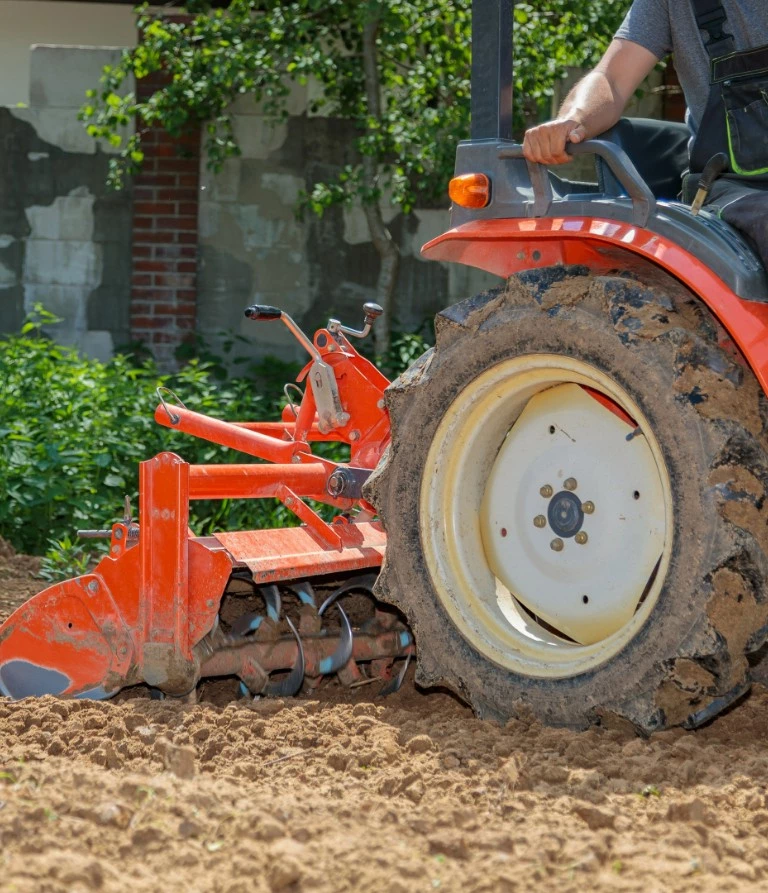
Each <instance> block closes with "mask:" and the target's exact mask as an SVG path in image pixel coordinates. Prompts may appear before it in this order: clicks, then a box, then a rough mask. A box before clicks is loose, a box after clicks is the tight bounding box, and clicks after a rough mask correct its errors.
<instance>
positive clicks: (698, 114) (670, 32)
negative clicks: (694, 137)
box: [616, 0, 768, 134]
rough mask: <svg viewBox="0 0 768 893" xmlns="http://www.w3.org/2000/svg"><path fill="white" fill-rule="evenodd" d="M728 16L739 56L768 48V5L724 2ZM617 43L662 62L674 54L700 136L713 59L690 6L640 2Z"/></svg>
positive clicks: (673, 0)
mask: <svg viewBox="0 0 768 893" xmlns="http://www.w3.org/2000/svg"><path fill="white" fill-rule="evenodd" d="M722 2H723V9H724V10H725V12H726V14H727V15H728V21H727V22H726V24H725V27H724V29H723V30H724V31H726V33H728V34H732V35H733V37H734V40H735V42H736V49H737V50H748V49H752V48H753V47H759V46H763V45H764V44H768V0H722ZM616 37H618V38H620V39H622V40H631V41H632V42H633V43H639V44H640V46H642V47H645V48H646V49H647V50H650V51H651V52H652V53H653V55H654V56H656V58H658V59H663V58H664V57H665V56H668V55H669V54H670V53H672V54H673V55H674V57H675V68H676V69H677V73H678V75H679V77H680V83H681V85H682V87H683V92H684V93H685V101H686V102H687V104H688V126H689V127H690V128H691V130H692V131H693V133H694V134H695V133H696V132H697V130H698V128H699V122H700V121H701V118H702V115H703V114H704V108H705V106H706V104H707V99H708V98H709V56H708V55H707V51H706V50H705V49H704V39H705V35H703V34H702V32H701V31H699V28H698V26H697V25H696V16H695V14H694V12H693V4H692V3H691V0H635V2H634V3H633V4H632V8H631V9H630V10H629V12H628V13H627V17H626V18H625V19H624V22H623V24H622V26H621V27H620V28H619V30H618V31H617V32H616Z"/></svg>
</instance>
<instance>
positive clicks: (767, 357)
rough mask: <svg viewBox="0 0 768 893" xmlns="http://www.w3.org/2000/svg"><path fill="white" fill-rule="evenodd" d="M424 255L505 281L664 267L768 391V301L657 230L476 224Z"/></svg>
mask: <svg viewBox="0 0 768 893" xmlns="http://www.w3.org/2000/svg"><path fill="white" fill-rule="evenodd" d="M422 254H423V255H424V257H426V258H428V259H429V260H444V261H452V262H453V263H460V264H465V265H466V266H469V267H477V268H478V269H481V270H486V271H487V272H489V273H494V274H495V275H497V276H502V277H504V278H506V277H508V276H511V275H513V274H514V273H519V272H522V271H523V270H530V269H536V268H538V267H550V266H555V265H557V264H568V265H570V264H583V265H585V266H588V267H590V268H591V269H595V270H599V271H600V272H608V271H610V270H615V269H616V268H617V267H619V266H620V267H622V268H625V269H627V268H629V269H631V268H632V266H633V265H634V267H635V268H636V269H637V268H642V267H644V266H647V265H648V264H649V263H650V264H652V265H653V266H655V267H660V268H662V269H663V270H666V271H667V272H668V273H670V274H671V275H672V276H674V277H675V278H676V279H678V280H680V282H682V283H684V284H685V285H686V286H687V287H688V288H689V289H690V290H691V291H692V292H694V293H695V294H697V295H698V296H699V297H700V298H701V300H702V301H703V302H704V303H705V304H706V305H707V307H709V309H710V310H711V311H712V313H713V314H714V315H715V316H716V317H717V318H718V320H719V321H720V324H721V325H722V326H723V328H724V329H725V330H726V331H727V332H728V333H729V335H730V336H731V338H732V339H733V341H734V342H735V343H736V344H737V345H738V346H739V348H740V350H741V352H742V353H743V354H744V357H745V359H746V361H747V363H749V365H750V367H751V369H752V371H753V372H754V373H755V376H756V377H757V380H758V381H759V382H760V385H761V387H762V388H763V391H764V392H765V393H766V394H768V304H759V303H756V302H753V301H745V300H742V299H741V298H739V297H738V296H737V295H735V294H734V293H733V292H732V291H731V289H730V288H728V286H727V285H726V284H725V283H724V282H723V280H722V279H720V278H719V277H718V276H716V275H715V274H714V273H713V272H712V270H711V269H710V268H709V267H707V265H706V264H704V263H703V262H702V261H700V260H699V259H698V258H696V257H694V256H693V255H692V254H691V253H690V252H688V251H686V250H685V249H684V248H681V247H680V246H679V245H678V244H676V243H675V242H673V241H671V240H669V239H665V238H664V237H663V236H660V235H658V234H657V233H653V232H651V231H650V230H647V229H642V228H641V227H638V226H633V225H632V224H631V223H621V222H618V221H616V220H602V219H599V218H594V217H567V218H561V217H554V218H538V219H527V218H526V219H520V218H513V219H508V220H475V221H472V222H471V223H465V224H464V225H463V226H459V227H456V229H452V230H449V231H448V232H446V233H443V235H441V236H438V237H437V238H436V239H433V240H432V241H431V242H428V243H427V244H426V245H425V246H424V247H423V248H422ZM633 262H634V264H633Z"/></svg>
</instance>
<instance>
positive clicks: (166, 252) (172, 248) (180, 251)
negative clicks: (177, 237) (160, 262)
mask: <svg viewBox="0 0 768 893" xmlns="http://www.w3.org/2000/svg"><path fill="white" fill-rule="evenodd" d="M155 257H156V258H158V259H159V258H173V259H174V260H175V259H179V258H187V259H192V260H196V259H197V240H195V244H194V245H168V244H165V245H156V246H155Z"/></svg>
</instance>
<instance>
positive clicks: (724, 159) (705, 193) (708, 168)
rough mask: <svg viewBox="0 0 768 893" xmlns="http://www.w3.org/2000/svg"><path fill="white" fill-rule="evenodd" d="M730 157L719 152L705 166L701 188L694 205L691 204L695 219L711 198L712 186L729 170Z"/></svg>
mask: <svg viewBox="0 0 768 893" xmlns="http://www.w3.org/2000/svg"><path fill="white" fill-rule="evenodd" d="M729 163H730V162H729V159H728V156H727V155H726V154H725V152H718V153H717V155H713V156H712V158H710V159H709V161H708V162H707V163H706V164H705V165H704V170H703V171H702V172H701V177H699V188H698V190H697V191H696V198H694V200H693V203H692V204H691V214H693V216H694V217H698V216H699V211H701V209H702V207H703V205H704V202H705V201H706V200H707V198H708V197H709V193H710V192H711V191H712V186H713V185H714V183H715V180H716V179H717V178H718V177H719V176H720V175H721V174H722V173H723V172H724V171H726V170H728V165H729Z"/></svg>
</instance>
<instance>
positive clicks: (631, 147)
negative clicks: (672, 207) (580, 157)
mask: <svg viewBox="0 0 768 893" xmlns="http://www.w3.org/2000/svg"><path fill="white" fill-rule="evenodd" d="M598 139H603V140H608V141H609V142H611V143H615V144H616V145H617V146H620V147H621V148H622V149H623V150H624V151H625V152H626V153H627V155H629V157H630V159H631V160H632V163H633V164H634V165H635V167H636V168H637V171H638V173H639V174H640V176H641V177H642V178H643V179H644V180H645V182H646V183H647V184H648V185H649V186H650V188H651V192H653V194H654V195H655V196H656V198H658V199H667V200H668V201H674V200H675V199H676V198H677V197H678V196H679V195H680V192H681V190H682V178H683V174H684V173H685V172H686V170H687V169H688V143H689V141H690V139H691V131H690V130H689V129H688V126H687V125H686V124H680V123H677V122H675V121H655V120H652V119H651V118H622V119H621V120H620V121H619V122H618V123H617V124H616V125H615V127H612V128H611V129H610V130H609V131H607V132H606V133H604V134H603V135H602V136H600V137H598ZM595 160H596V163H597V178H598V186H599V190H600V192H604V193H607V194H608V195H616V194H620V193H621V192H623V189H622V187H621V185H620V184H619V182H618V181H617V180H616V178H615V177H614V176H613V174H612V173H611V171H610V170H609V169H608V167H607V166H606V165H605V164H604V163H603V162H602V161H601V160H600V159H599V158H596V159H595Z"/></svg>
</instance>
